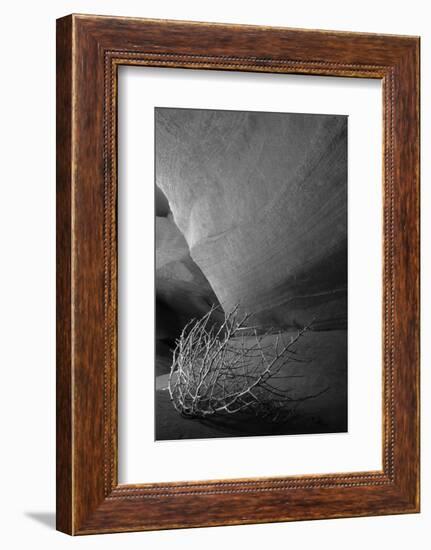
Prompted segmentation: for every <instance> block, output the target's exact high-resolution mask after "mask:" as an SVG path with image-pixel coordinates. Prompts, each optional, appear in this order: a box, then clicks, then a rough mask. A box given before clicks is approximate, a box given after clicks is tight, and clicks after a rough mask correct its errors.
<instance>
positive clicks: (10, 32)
mask: <svg viewBox="0 0 431 550" xmlns="http://www.w3.org/2000/svg"><path fill="white" fill-rule="evenodd" d="M427 6H428V2H425V1H420V0H410V1H409V2H405V1H403V2H401V1H398V0H397V1H395V0H383V1H381V2H376V1H371V0H362V1H361V2H352V3H348V2H346V1H345V0H326V1H323V2H322V1H321V0H320V1H319V0H302V1H301V2H294V3H293V2H292V3H289V2H276V1H275V0H266V1H265V2H264V3H257V2H256V3H254V4H253V3H252V2H250V1H244V2H236V3H234V2H232V0H218V2H211V3H209V2H208V3H205V2H202V1H199V0H182V1H181V2H175V0H157V1H155V0H148V1H146V2H139V1H138V0H121V1H120V0H103V1H97V0H88V1H85V0H75V1H72V0H56V1H53V0H52V1H46V0H45V2H43V3H40V2H30V1H28V2H24V1H20V0H15V1H13V2H12V1H9V2H8V3H4V5H3V6H2V19H1V31H0V40H1V42H2V44H1V45H2V48H1V51H2V75H1V79H2V81H1V84H2V85H1V88H0V96H1V101H0V139H1V148H0V150H1V180H0V181H1V183H0V185H1V192H2V195H1V200H0V224H1V225H0V250H1V256H0V257H1V270H0V279H1V284H0V334H1V339H0V342H1V347H0V350H1V367H2V369H1V372H2V378H1V383H0V388H1V390H0V392H1V395H0V422H1V443H0V445H1V455H0V466H1V478H2V479H1V485H0V524H1V533H0V539H1V543H2V546H3V547H4V548H7V549H9V548H21V547H22V548H31V547H36V548H44V549H48V550H49V549H54V548H55V549H61V548H66V547H68V548H69V547H72V546H73V547H76V548H90V547H91V548H102V547H103V548H117V547H121V548H141V547H143V546H146V547H148V548H151V549H159V548H167V547H170V546H171V545H176V544H179V545H182V546H183V547H184V548H188V549H191V550H193V549H201V548H205V549H212V548H217V549H219V548H232V547H235V546H238V545H241V546H247V548H248V549H254V548H262V547H263V546H268V545H274V546H275V547H293V548H301V549H305V550H307V549H309V548H310V549H311V548H315V547H319V548H329V547H330V548H331V549H334V550H335V549H338V548H340V549H341V548H342V549H344V548H346V547H348V548H349V549H352V550H353V549H356V548H358V549H359V548H361V549H362V548H364V547H367V546H369V547H378V546H379V545H382V546H383V545H384V546H386V547H389V548H391V549H404V548H405V547H408V546H411V547H413V548H415V549H422V548H427V547H428V544H429V542H428V541H426V539H425V537H426V533H427V531H429V524H430V522H431V496H430V495H431V481H430V479H431V478H430V472H429V466H428V465H429V464H430V462H431V452H430V436H429V434H430V422H429V418H430V412H431V404H430V403H431V400H430V397H431V392H430V381H431V376H430V372H429V368H428V367H429V365H430V360H431V339H430V338H427V337H425V338H423V345H422V389H423V407H422V426H423V438H422V452H423V459H422V460H423V473H422V510H423V512H422V514H420V515H413V516H392V517H385V518H361V519H343V520H331V521H319V522H300V523H289V524H274V525H258V526H243V527H223V528H212V529H196V530H188V531H169V532H156V533H132V534H123V535H103V536H93V537H81V538H75V539H72V538H70V537H67V536H65V535H62V534H60V533H57V532H55V531H54V530H53V525H54V492H55V487H54V466H55V464H54V445H55V438H54V426H55V423H54V422H55V419H54V411H55V403H54V397H55V394H54V382H55V370H54V365H55V353H54V352H55V338H54V335H55V332H54V322H55V301H54V296H55V293H54V291H55V275H54V267H55V200H54V198H55V196H54V190H55V93H54V92H55V88H54V84H55V18H56V17H60V16H62V15H65V14H68V13H70V12H75V13H98V14H111V15H129V16H141V17H156V18H171V19H191V20H198V21H199V20H200V21H221V22H231V23H251V24H261V25H284V26H291V27H303V28H322V29H339V30H351V31H369V32H382V33H401V34H415V35H421V36H422V67H423V74H422V97H423V98H425V100H424V101H422V151H423V155H422V164H423V166H422V208H423V210H422V243H423V261H422V300H423V304H422V310H423V313H422V327H423V334H424V335H427V334H428V333H429V332H430V331H431V308H430V306H431V285H430V280H431V257H430V253H429V250H430V249H431V221H430V214H431V190H430V186H429V185H428V184H429V181H430V164H429V162H428V158H427V155H425V152H427V151H429V150H430V149H431V124H430V122H431V120H430V105H429V101H426V99H428V98H429V97H430V96H431V79H430V70H429V67H430V66H431V45H430V40H431V30H430V27H429V19H430V17H429V13H428V11H429V10H428V9H427ZM428 539H429V536H428Z"/></svg>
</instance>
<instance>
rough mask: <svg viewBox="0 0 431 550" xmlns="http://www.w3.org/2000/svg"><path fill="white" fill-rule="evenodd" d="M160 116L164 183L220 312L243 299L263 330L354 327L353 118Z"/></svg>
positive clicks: (159, 164)
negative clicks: (350, 311) (350, 296)
mask: <svg viewBox="0 0 431 550" xmlns="http://www.w3.org/2000/svg"><path fill="white" fill-rule="evenodd" d="M155 117H156V184H157V186H158V187H160V189H162V191H163V193H164V194H165V195H166V197H167V199H168V201H169V207H170V210H171V212H172V216H173V220H174V222H175V224H176V226H177V227H178V228H179V230H180V232H181V234H182V235H183V236H184V238H185V241H186V242H187V245H188V249H189V251H190V255H191V258H192V260H193V261H194V262H195V264H196V265H197V266H198V267H199V269H200V270H201V271H202V273H203V275H204V276H205V278H206V279H207V280H208V281H209V283H210V285H211V287H212V289H213V290H214V292H215V294H216V296H217V298H218V299H219V301H220V303H221V304H222V306H223V308H224V309H225V310H230V309H232V308H233V307H234V306H235V305H236V304H238V303H239V304H240V306H241V308H242V309H243V310H244V311H248V312H253V313H254V314H255V321H256V322H257V323H259V324H263V325H277V326H286V327H288V326H300V325H304V324H307V323H310V322H311V321H312V320H313V319H315V322H314V325H313V326H314V327H315V328H316V329H318V328H320V329H333V328H343V327H345V326H346V322H347V117H345V116H333V115H304V114H280V113H255V112H234V111H209V110H208V111H207V110H195V109H166V108H157V109H156V113H155ZM178 238H180V237H178ZM175 246H177V245H176V244H175ZM162 263H163V262H162ZM158 269H159V267H158ZM171 298H172V296H170V298H169V299H171Z"/></svg>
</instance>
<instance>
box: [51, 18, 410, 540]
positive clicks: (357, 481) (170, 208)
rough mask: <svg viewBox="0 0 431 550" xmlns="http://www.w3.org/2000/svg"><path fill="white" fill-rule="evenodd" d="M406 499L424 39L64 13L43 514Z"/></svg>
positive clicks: (116, 521) (67, 527)
mask: <svg viewBox="0 0 431 550" xmlns="http://www.w3.org/2000/svg"><path fill="white" fill-rule="evenodd" d="M418 511H419V38H417V37H411V36H393V35H377V34H359V33H345V32H335V31H316V30H298V29H289V28H270V27H256V26H242V25H225V24H214V23H193V22H181V21H158V20H150V19H132V18H118V17H99V16H90V15H70V16H67V17H64V18H62V19H59V20H58V21H57V528H58V529H59V530H60V531H63V532H65V533H68V534H72V535H80V534H91V533H105V532H119V531H140V530H152V529H170V528H180V527H199V526H215V525H232V524H244V523H262V522H274V521H291V520H306V519H319V518H339V517H349V516H370V515H384V514H400V513H414V512H418Z"/></svg>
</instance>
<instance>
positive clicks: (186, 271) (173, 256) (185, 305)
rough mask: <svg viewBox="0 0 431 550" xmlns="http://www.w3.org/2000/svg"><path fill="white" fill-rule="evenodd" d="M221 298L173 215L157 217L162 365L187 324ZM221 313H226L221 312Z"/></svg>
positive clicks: (158, 339) (167, 364)
mask: <svg viewBox="0 0 431 550" xmlns="http://www.w3.org/2000/svg"><path fill="white" fill-rule="evenodd" d="M217 303H218V300H217V297H216V296H215V294H214V292H213V290H212V288H211V286H210V285H209V283H208V281H207V280H206V278H205V276H204V275H203V273H202V271H201V270H200V269H199V267H198V266H197V265H196V264H195V262H194V261H193V260H192V258H191V257H190V252H189V248H188V245H187V243H186V241H185V239H184V237H183V235H182V234H181V233H180V231H179V230H178V228H177V227H176V225H175V224H174V222H173V220H172V216H171V215H168V216H166V217H162V216H157V217H156V317H157V324H156V345H157V356H158V364H159V366H160V363H161V364H162V366H164V367H166V368H169V367H170V363H171V358H172V357H171V349H172V347H173V346H174V341H175V339H176V338H178V337H179V335H180V334H181V331H182V329H183V328H184V326H185V325H186V324H187V323H188V322H189V321H190V320H191V319H193V318H196V319H198V318H200V317H202V316H203V315H204V314H205V313H207V311H208V310H209V309H210V307H211V305H213V304H217ZM219 315H220V316H221V315H222V313H221V312H220V313H219Z"/></svg>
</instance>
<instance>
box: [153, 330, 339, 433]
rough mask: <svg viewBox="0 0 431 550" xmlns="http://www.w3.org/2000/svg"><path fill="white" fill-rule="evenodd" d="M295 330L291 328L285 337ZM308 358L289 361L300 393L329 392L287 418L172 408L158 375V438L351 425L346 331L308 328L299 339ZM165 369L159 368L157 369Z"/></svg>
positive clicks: (301, 353) (332, 428)
mask: <svg viewBox="0 0 431 550" xmlns="http://www.w3.org/2000/svg"><path fill="white" fill-rule="evenodd" d="M295 334H296V333H294V332H292V333H286V338H289V337H290V336H295ZM296 349H297V353H298V356H300V357H301V358H305V359H308V360H309V362H308V363H306V364H303V363H301V364H295V363H292V364H289V365H288V366H287V367H286V368H287V369H288V373H289V374H292V375H295V376H297V375H301V376H302V378H294V379H292V380H290V382H289V383H290V384H292V385H293V387H294V394H295V396H298V397H300V396H303V395H310V394H316V393H318V392H320V391H321V390H323V389H325V388H327V390H326V391H325V393H323V394H322V395H319V396H318V397H315V398H313V399H309V400H307V401H304V402H303V403H301V405H300V406H299V407H298V409H297V411H296V414H295V415H294V416H293V417H292V418H290V419H289V420H288V421H285V422H283V423H268V422H259V421H257V420H256V419H252V420H250V418H241V417H233V416H232V417H219V418H214V419H210V420H205V421H204V420H199V419H187V418H183V417H181V416H180V415H179V414H178V413H177V412H176V411H175V409H174V408H173V406H172V404H171V402H170V399H169V392H168V391H167V389H166V388H167V384H168V375H167V374H166V372H165V373H161V374H159V375H158V376H156V439H157V440H166V439H193V438H210V437H240V436H250V435H279V434H286V435H287V434H301V433H304V434H306V433H329V432H345V431H347V428H348V426H347V331H346V330H333V331H325V332H308V333H306V334H305V335H304V336H303V338H302V339H301V340H300V342H299V343H298V344H297V348H296ZM158 372H160V370H158Z"/></svg>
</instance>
